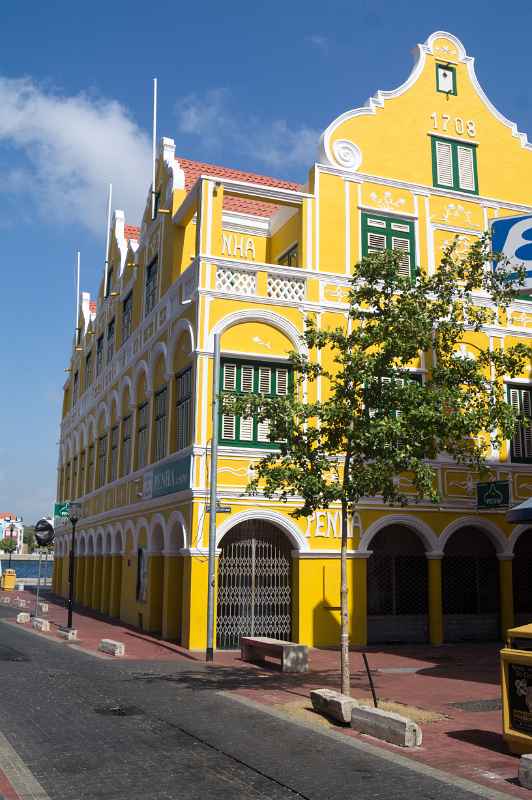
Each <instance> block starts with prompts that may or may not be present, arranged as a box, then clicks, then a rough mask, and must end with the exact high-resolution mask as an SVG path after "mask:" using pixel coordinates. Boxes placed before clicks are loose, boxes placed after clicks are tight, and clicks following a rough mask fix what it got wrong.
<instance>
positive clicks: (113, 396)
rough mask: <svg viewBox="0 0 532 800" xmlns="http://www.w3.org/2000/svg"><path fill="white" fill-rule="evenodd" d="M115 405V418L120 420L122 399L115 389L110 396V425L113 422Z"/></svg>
mask: <svg viewBox="0 0 532 800" xmlns="http://www.w3.org/2000/svg"><path fill="white" fill-rule="evenodd" d="M113 405H114V407H115V409H116V413H115V415H114V418H115V419H120V397H119V395H118V391H117V390H116V389H113V390H112V392H111V394H110V396H109V424H111V423H112V421H113Z"/></svg>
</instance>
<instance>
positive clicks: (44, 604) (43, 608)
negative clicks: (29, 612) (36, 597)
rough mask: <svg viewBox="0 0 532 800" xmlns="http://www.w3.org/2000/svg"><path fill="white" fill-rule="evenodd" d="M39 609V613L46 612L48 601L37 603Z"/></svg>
mask: <svg viewBox="0 0 532 800" xmlns="http://www.w3.org/2000/svg"><path fill="white" fill-rule="evenodd" d="M39 610H40V612H41V614H48V603H39Z"/></svg>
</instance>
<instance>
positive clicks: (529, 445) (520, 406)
mask: <svg viewBox="0 0 532 800" xmlns="http://www.w3.org/2000/svg"><path fill="white" fill-rule="evenodd" d="M508 399H509V401H510V403H511V405H512V406H513V408H514V409H515V410H516V411H517V412H518V413H519V414H521V415H522V417H523V420H522V421H521V422H519V424H518V425H517V426H516V429H515V433H514V436H513V438H512V442H511V455H512V461H518V462H519V461H521V462H530V461H532V392H531V390H530V389H521V388H518V387H516V386H510V387H509V388H508Z"/></svg>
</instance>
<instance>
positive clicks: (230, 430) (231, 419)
mask: <svg viewBox="0 0 532 800" xmlns="http://www.w3.org/2000/svg"><path fill="white" fill-rule="evenodd" d="M222 386H223V388H224V390H225V391H226V392H234V391H236V364H224V365H223V378H222ZM221 434H222V439H227V440H229V441H234V440H235V439H236V417H235V415H234V414H222V431H221Z"/></svg>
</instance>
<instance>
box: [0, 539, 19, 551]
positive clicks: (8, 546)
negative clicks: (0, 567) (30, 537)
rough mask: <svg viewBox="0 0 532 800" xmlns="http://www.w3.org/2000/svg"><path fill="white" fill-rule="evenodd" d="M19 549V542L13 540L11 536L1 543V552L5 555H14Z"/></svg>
mask: <svg viewBox="0 0 532 800" xmlns="http://www.w3.org/2000/svg"><path fill="white" fill-rule="evenodd" d="M16 549H17V540H16V538H14V537H13V538H11V536H6V537H5V538H4V539H2V540H1V541H0V550H2V552H3V553H14V552H15V550H16Z"/></svg>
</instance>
